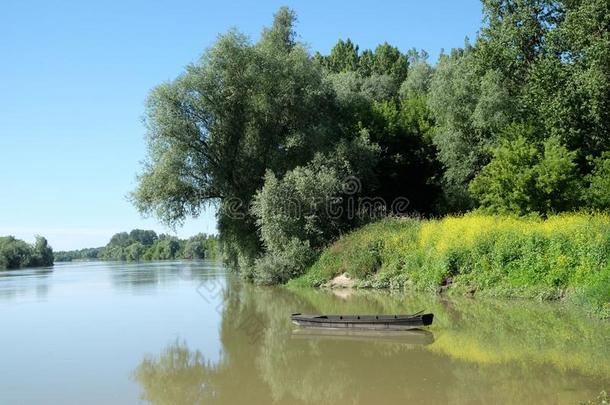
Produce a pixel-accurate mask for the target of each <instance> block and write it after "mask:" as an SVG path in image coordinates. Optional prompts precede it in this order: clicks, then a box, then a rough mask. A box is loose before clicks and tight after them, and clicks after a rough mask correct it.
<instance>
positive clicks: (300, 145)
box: [133, 8, 336, 265]
mask: <svg viewBox="0 0 610 405" xmlns="http://www.w3.org/2000/svg"><path fill="white" fill-rule="evenodd" d="M294 22H295V15H294V13H293V12H292V11H291V10H289V9H287V8H282V9H280V10H279V11H278V12H277V13H276V15H275V19H274V23H273V25H272V26H271V27H270V28H268V29H265V30H264V31H263V34H262V36H261V39H260V41H259V42H258V43H256V44H252V43H250V42H249V41H248V39H247V38H246V37H245V36H243V35H241V34H239V33H237V32H234V31H232V32H229V33H228V34H225V35H223V36H221V37H220V38H219V40H218V41H217V42H216V44H214V45H213V46H212V47H211V48H210V49H209V50H208V51H207V52H206V53H205V54H204V55H203V56H202V58H201V59H200V61H199V62H198V63H195V64H192V65H189V66H188V67H187V69H186V71H185V72H184V73H183V74H182V75H181V76H180V77H178V78H177V79H176V80H174V81H172V82H169V83H164V84H162V85H160V86H158V87H157V88H155V89H154V90H153V92H152V93H151V95H150V97H149V100H148V109H147V119H146V122H147V125H148V143H149V147H148V151H149V156H148V160H147V162H146V164H145V166H144V170H143V172H142V173H141V174H140V176H139V185H138V188H137V189H136V191H135V192H134V193H133V201H134V202H135V204H136V206H137V207H138V209H139V210H140V211H141V212H143V213H149V214H154V215H156V216H157V217H159V218H160V219H161V220H163V221H164V222H166V223H168V224H171V225H175V224H179V223H181V221H183V220H184V218H185V217H187V216H197V215H198V214H199V213H200V212H201V210H202V208H204V207H205V206H207V205H215V206H217V207H218V208H219V209H218V216H219V217H218V227H219V231H220V233H221V237H222V238H223V241H224V243H223V246H224V247H225V252H226V253H227V254H228V255H229V256H230V257H229V259H230V262H231V264H234V265H236V264H237V262H238V258H239V257H240V256H242V257H244V258H248V257H250V258H253V257H255V256H256V254H257V253H258V251H260V248H261V245H260V241H259V240H258V238H257V237H256V227H255V222H254V219H253V218H252V216H251V214H250V213H249V206H250V202H251V199H252V197H253V196H254V194H255V192H256V190H258V189H259V188H260V187H261V186H262V184H263V178H264V174H265V172H266V171H267V170H272V171H273V172H274V173H278V174H280V175H281V174H283V173H284V172H286V171H287V170H290V169H291V168H293V167H295V166H297V165H299V164H304V163H305V162H307V161H308V160H309V159H310V158H311V156H313V153H314V151H316V150H320V149H323V148H324V144H326V143H329V142H331V141H332V139H333V138H334V137H336V135H335V134H336V125H335V124H334V121H333V119H332V118H333V116H334V114H335V97H334V93H333V91H332V88H331V87H330V84H329V83H328V82H327V81H325V80H323V77H322V72H321V69H320V67H319V65H318V64H316V63H315V62H314V61H313V59H312V58H311V57H310V56H309V55H308V53H307V52H306V50H305V49H304V47H303V46H302V45H301V44H299V43H298V42H297V41H296V39H295V33H294V27H293V25H294Z"/></svg>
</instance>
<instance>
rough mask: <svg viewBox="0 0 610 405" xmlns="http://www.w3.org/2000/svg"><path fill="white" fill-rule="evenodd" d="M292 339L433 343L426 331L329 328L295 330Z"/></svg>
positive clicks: (432, 338) (430, 333) (418, 344)
mask: <svg viewBox="0 0 610 405" xmlns="http://www.w3.org/2000/svg"><path fill="white" fill-rule="evenodd" d="M292 338H293V339H312V340H315V339H320V340H354V341H363V342H367V341H374V342H392V343H397V344H401V345H412V346H427V345H429V344H431V343H434V334H433V333H432V332H430V331H427V330H421V329H412V330H404V331H402V330H401V331H379V330H355V329H330V328H296V329H293V331H292Z"/></svg>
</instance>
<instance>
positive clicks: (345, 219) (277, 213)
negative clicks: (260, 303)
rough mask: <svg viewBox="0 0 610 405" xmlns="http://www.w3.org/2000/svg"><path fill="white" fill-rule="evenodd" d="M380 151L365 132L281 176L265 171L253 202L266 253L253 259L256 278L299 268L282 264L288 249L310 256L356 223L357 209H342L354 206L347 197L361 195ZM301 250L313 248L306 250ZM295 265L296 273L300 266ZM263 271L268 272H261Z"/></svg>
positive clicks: (277, 277)
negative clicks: (280, 177)
mask: <svg viewBox="0 0 610 405" xmlns="http://www.w3.org/2000/svg"><path fill="white" fill-rule="evenodd" d="M378 155H379V149H378V147H376V146H375V145H372V144H371V143H370V141H369V140H368V138H367V137H366V134H363V135H362V136H361V137H360V138H357V139H355V140H354V141H353V142H350V143H346V142H342V143H340V144H339V145H338V146H337V148H336V150H335V151H334V152H333V153H332V154H329V155H322V154H319V155H317V156H315V157H314V158H313V160H312V161H311V162H310V163H309V164H307V165H306V166H304V167H296V168H295V169H293V170H291V171H289V172H287V173H286V175H285V176H284V177H283V178H282V179H281V180H280V179H278V178H277V177H276V176H275V175H274V174H273V173H271V172H269V173H267V176H266V178H265V184H264V186H263V188H262V189H261V190H260V191H259V192H258V193H257V195H256V196H255V198H254V201H253V204H252V214H253V215H254V216H255V217H256V218H257V225H258V228H259V230H260V235H261V239H262V241H263V244H264V246H265V249H266V253H265V256H264V257H263V258H261V259H258V260H257V261H256V263H255V266H254V267H255V278H256V279H259V280H263V282H265V283H269V282H270V281H272V280H275V281H279V282H284V281H286V280H287V278H285V277H284V276H283V275H287V274H295V273H297V271H295V270H294V269H293V268H290V269H289V270H288V269H286V263H285V261H286V260H289V257H290V256H289V254H288V253H289V251H288V250H290V249H292V250H294V251H295V252H296V253H298V254H299V255H301V256H303V257H308V258H309V257H310V256H311V255H312V254H313V251H312V250H311V249H319V248H321V247H323V246H325V245H326V244H327V243H329V242H330V241H331V240H333V239H334V238H336V237H337V236H338V235H339V234H340V233H341V232H344V231H346V230H349V229H351V228H353V227H354V226H355V225H356V224H358V223H360V221H361V218H360V216H359V215H357V213H356V212H352V213H351V215H350V214H348V213H347V212H346V211H347V210H349V209H352V210H353V209H354V208H350V207H348V201H352V203H353V201H356V199H357V198H358V197H359V196H360V195H362V192H363V190H362V189H361V187H362V183H360V181H363V182H364V183H365V184H366V183H367V180H369V179H371V178H372V176H373V173H372V170H373V168H374V165H375V163H376V160H377V157H378ZM352 181H353V182H354V184H351V183H350V182H352ZM368 183H370V181H368ZM350 186H354V187H355V188H354V189H351V188H350ZM348 188H349V189H348ZM295 244H298V246H299V247H300V249H296V248H295ZM303 250H305V251H308V252H309V251H311V252H312V253H308V255H304V254H302V251H303ZM294 260H295V266H296V265H297V263H300V262H304V260H297V258H296V257H295V258H294ZM274 265H277V266H279V268H277V269H275V268H274ZM298 268H299V269H300V271H298V273H300V272H302V271H303V270H304V267H298ZM265 272H268V273H270V275H268V276H264V273H265Z"/></svg>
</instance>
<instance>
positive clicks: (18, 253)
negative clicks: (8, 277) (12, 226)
mask: <svg viewBox="0 0 610 405" xmlns="http://www.w3.org/2000/svg"><path fill="white" fill-rule="evenodd" d="M52 265H53V249H52V248H51V247H50V246H49V244H48V242H47V240H46V239H45V238H44V237H42V236H36V241H35V242H34V243H33V244H28V243H26V242H24V241H22V240H20V239H16V238H15V237H13V236H2V237H0V270H3V269H18V268H21V267H44V266H52Z"/></svg>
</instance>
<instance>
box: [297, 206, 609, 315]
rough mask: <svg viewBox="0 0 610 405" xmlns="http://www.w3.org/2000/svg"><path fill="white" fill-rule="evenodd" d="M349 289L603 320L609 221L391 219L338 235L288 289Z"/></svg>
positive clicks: (576, 217)
mask: <svg viewBox="0 0 610 405" xmlns="http://www.w3.org/2000/svg"><path fill="white" fill-rule="evenodd" d="M343 273H345V274H347V276H349V277H350V278H352V279H354V280H355V282H356V283H355V285H356V287H369V288H409V287H410V288H414V289H416V290H421V291H429V292H441V293H447V294H459V295H474V296H493V297H504V298H534V299H539V300H563V301H566V302H571V303H574V304H576V305H578V306H581V307H583V308H585V309H586V310H587V311H588V312H591V313H594V314H595V315H596V316H600V317H606V318H607V317H610V217H609V216H608V215H605V214H592V215H589V214H564V215H557V216H551V217H549V218H547V219H545V220H543V219H539V218H511V217H501V216H488V215H479V214H469V215H465V216H459V217H446V218H443V219H439V220H423V219H413V218H391V219H384V220H382V221H379V222H376V223H373V224H370V225H367V226H365V227H363V228H361V229H358V230H356V231H354V232H352V233H350V234H347V235H345V236H343V237H342V238H341V239H339V240H338V241H337V242H335V243H334V244H332V245H331V246H329V247H328V248H326V249H325V250H324V251H323V252H322V254H321V255H320V257H319V258H318V260H317V261H316V262H315V263H314V264H313V266H311V268H309V269H308V271H307V272H306V273H305V274H304V275H303V276H301V277H299V278H297V279H295V280H292V281H290V282H289V285H291V286H312V287H319V286H321V285H324V284H325V283H328V282H329V281H330V280H331V279H333V278H334V277H336V276H338V275H340V274H343Z"/></svg>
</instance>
